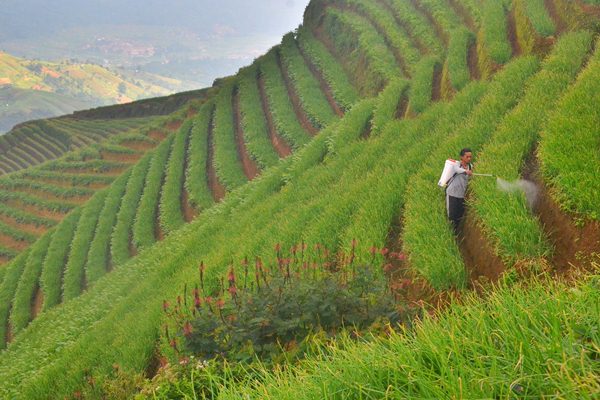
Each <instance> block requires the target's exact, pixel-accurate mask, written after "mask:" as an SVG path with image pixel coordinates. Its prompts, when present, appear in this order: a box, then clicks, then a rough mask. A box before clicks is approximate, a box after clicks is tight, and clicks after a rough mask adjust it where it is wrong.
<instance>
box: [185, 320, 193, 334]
mask: <svg viewBox="0 0 600 400" xmlns="http://www.w3.org/2000/svg"><path fill="white" fill-rule="evenodd" d="M192 331H193V328H192V324H191V323H190V322H189V321H188V322H186V323H185V325H183V334H184V335H185V336H186V337H187V336H190V335H191V334H192Z"/></svg>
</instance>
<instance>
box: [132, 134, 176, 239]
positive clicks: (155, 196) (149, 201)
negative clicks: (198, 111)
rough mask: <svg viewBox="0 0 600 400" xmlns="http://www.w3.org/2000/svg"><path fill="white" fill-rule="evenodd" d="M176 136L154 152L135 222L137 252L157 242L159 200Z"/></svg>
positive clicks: (172, 136)
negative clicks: (166, 166)
mask: <svg viewBox="0 0 600 400" xmlns="http://www.w3.org/2000/svg"><path fill="white" fill-rule="evenodd" d="M174 138H175V136H174V135H171V136H169V137H168V138H166V139H165V140H163V142H162V143H161V144H160V145H158V147H157V148H156V149H155V150H154V154H153V156H152V161H150V167H149V169H148V173H147V174H146V182H145V183H144V191H143V193H142V197H140V201H139V205H138V209H137V211H136V215H135V220H134V222H133V231H132V232H133V235H132V238H133V244H134V245H135V248H136V249H137V250H141V249H142V248H145V247H148V246H151V245H152V244H153V243H154V242H155V241H156V239H157V238H156V236H155V230H156V227H157V224H158V200H159V198H160V191H161V189H162V186H163V181H164V175H165V165H166V164H167V160H168V158H169V153H170V150H171V145H172V144H173V140H174Z"/></svg>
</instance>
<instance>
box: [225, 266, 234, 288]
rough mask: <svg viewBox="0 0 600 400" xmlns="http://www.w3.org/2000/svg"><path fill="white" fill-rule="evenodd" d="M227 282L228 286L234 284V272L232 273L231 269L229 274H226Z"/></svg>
mask: <svg viewBox="0 0 600 400" xmlns="http://www.w3.org/2000/svg"><path fill="white" fill-rule="evenodd" d="M227 280H228V281H229V284H230V285H233V284H234V283H235V272H234V271H233V267H232V268H230V269H229V274H227Z"/></svg>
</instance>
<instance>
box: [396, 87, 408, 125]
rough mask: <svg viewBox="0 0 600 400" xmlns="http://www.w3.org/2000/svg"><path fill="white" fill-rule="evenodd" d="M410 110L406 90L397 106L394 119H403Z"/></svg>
mask: <svg viewBox="0 0 600 400" xmlns="http://www.w3.org/2000/svg"><path fill="white" fill-rule="evenodd" d="M407 110H408V93H407V91H406V90H405V91H404V93H402V97H400V100H399V101H398V105H397V106H396V114H395V115H394V117H395V118H396V119H402V118H404V117H405V116H406V111H407Z"/></svg>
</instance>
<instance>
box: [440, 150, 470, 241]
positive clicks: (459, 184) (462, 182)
mask: <svg viewBox="0 0 600 400" xmlns="http://www.w3.org/2000/svg"><path fill="white" fill-rule="evenodd" d="M472 158H473V154H472V152H471V149H469V148H464V149H462V150H461V151H460V164H458V163H457V164H456V166H455V168H454V174H453V175H452V177H451V178H450V180H449V181H448V186H447V187H446V210H447V211H448V219H449V220H450V222H451V223H452V228H453V229H454V234H458V232H459V227H460V223H461V221H462V219H463V216H464V214H465V193H466V192H467V185H468V183H469V179H470V178H471V176H473V165H472V164H471V159H472Z"/></svg>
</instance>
